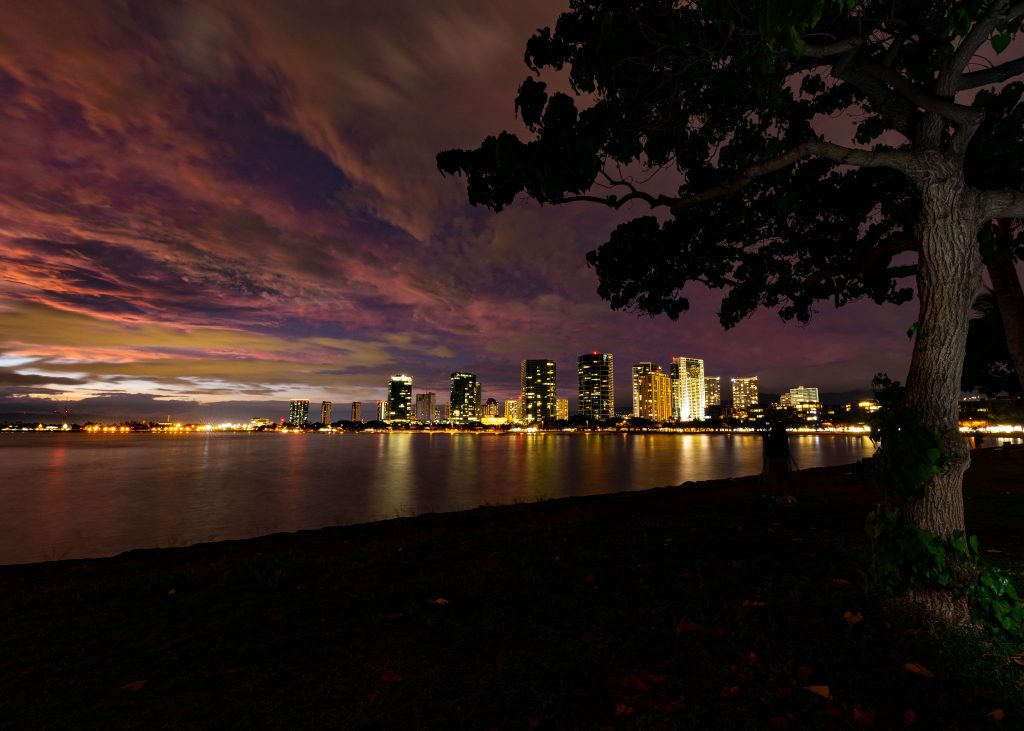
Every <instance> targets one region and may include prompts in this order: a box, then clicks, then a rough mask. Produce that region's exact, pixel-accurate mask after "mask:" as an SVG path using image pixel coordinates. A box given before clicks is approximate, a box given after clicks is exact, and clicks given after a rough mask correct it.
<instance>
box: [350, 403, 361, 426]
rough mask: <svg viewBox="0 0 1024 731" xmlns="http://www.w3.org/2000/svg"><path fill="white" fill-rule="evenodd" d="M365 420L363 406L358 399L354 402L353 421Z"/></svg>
mask: <svg viewBox="0 0 1024 731" xmlns="http://www.w3.org/2000/svg"><path fill="white" fill-rule="evenodd" d="M362 420H363V407H362V404H360V403H359V402H358V401H353V402H352V421H358V422H361V421H362Z"/></svg>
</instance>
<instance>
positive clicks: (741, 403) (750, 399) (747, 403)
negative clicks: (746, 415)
mask: <svg viewBox="0 0 1024 731" xmlns="http://www.w3.org/2000/svg"><path fill="white" fill-rule="evenodd" d="M758 400H759V399H758V395H757V376H750V377H749V378H734V379H732V407H733V409H735V410H736V411H738V412H745V411H748V410H749V409H750V407H751V406H756V405H757V403H758Z"/></svg>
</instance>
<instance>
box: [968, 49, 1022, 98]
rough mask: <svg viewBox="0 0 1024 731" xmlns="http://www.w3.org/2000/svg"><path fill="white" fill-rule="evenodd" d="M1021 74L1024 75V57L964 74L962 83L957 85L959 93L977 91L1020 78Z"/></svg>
mask: <svg viewBox="0 0 1024 731" xmlns="http://www.w3.org/2000/svg"><path fill="white" fill-rule="evenodd" d="M1021 74H1024V56H1022V57H1021V58H1018V59H1017V60H1015V61H1007V62H1006V63H1003V64H1000V65H998V66H993V67H992V68H990V69H982V70H981V71H972V72H970V73H969V74H963V75H961V76H960V81H959V82H958V83H957V86H956V88H957V90H959V91H963V90H964V89H977V88H978V87H979V86H988V85H990V84H998V83H1000V82H1003V81H1008V80H1010V79H1012V78H1013V77H1014V76H1020V75H1021Z"/></svg>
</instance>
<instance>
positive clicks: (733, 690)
mask: <svg viewBox="0 0 1024 731" xmlns="http://www.w3.org/2000/svg"><path fill="white" fill-rule="evenodd" d="M739 694H740V687H739V686H738V685H730V686H727V687H725V688H722V691H721V692H720V693H719V695H720V696H721V697H722V698H735V697H736V696H738V695H739Z"/></svg>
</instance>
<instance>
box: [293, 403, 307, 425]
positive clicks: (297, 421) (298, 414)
mask: <svg viewBox="0 0 1024 731" xmlns="http://www.w3.org/2000/svg"><path fill="white" fill-rule="evenodd" d="M288 423H289V424H290V425H291V426H305V425H306V424H308V423H309V399H304V398H293V399H292V400H291V402H290V403H289V407H288Z"/></svg>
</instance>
